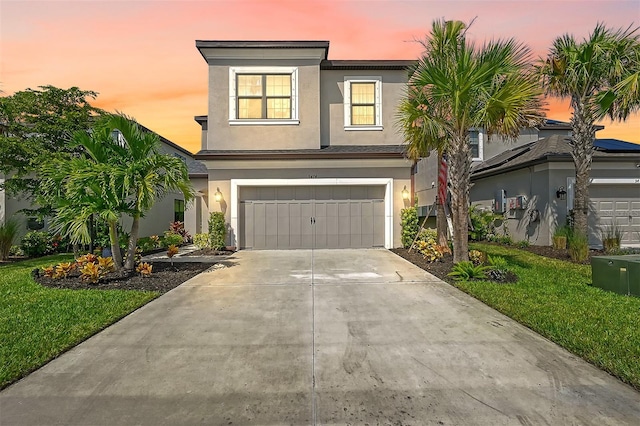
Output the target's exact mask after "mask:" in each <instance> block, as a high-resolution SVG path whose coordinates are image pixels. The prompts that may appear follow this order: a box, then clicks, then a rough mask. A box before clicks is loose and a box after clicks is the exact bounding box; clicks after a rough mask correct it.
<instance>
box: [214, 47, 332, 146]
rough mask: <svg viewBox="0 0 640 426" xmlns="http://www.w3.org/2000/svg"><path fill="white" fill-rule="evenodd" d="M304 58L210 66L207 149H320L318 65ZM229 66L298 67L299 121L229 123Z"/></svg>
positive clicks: (237, 62)
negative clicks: (272, 123) (282, 122)
mask: <svg viewBox="0 0 640 426" xmlns="http://www.w3.org/2000/svg"><path fill="white" fill-rule="evenodd" d="M301 62H303V63H304V61H291V60H286V61H285V60H281V61H280V60H279V61H274V60H271V61H266V60H265V61H257V62H256V61H254V62H247V61H236V62H234V63H233V64H230V65H209V116H208V130H207V144H206V149H248V150H258V149H314V148H320V96H319V95H320V67H319V64H318V63H315V64H306V65H305V64H301ZM230 66H243V67H245V66H285V67H292V66H293V67H297V68H298V117H299V120H300V123H299V124H286V125H270V124H268V123H267V124H251V125H245V124H241V125H237V124H235V125H232V124H230V123H229V102H230V97H229V96H230V94H229V68H230Z"/></svg>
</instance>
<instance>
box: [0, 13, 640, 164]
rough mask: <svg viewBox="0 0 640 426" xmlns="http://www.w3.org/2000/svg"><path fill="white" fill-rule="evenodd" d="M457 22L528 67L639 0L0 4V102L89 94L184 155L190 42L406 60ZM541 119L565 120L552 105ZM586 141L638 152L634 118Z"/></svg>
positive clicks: (195, 137)
mask: <svg viewBox="0 0 640 426" xmlns="http://www.w3.org/2000/svg"><path fill="white" fill-rule="evenodd" d="M442 17H444V18H446V19H459V20H463V21H469V20H471V19H473V18H474V17H477V19H476V21H475V23H474V24H473V26H472V27H471V29H470V31H469V33H468V34H470V36H471V37H472V38H473V39H474V40H477V41H480V42H481V41H484V40H487V39H491V38H506V37H516V38H517V39H518V40H520V41H522V42H525V43H527V44H528V45H529V46H530V47H531V48H532V49H533V51H534V54H535V56H536V57H538V56H541V55H544V54H545V53H546V52H547V49H548V48H549V46H550V45H551V42H552V40H553V39H554V38H555V37H557V36H559V35H561V34H563V33H571V34H573V35H575V36H576V37H577V38H579V39H582V38H583V37H586V36H587V35H588V33H589V32H590V31H591V30H593V28H594V27H595V25H596V23H597V22H604V23H605V24H606V25H607V26H610V27H615V28H618V27H627V26H629V25H630V24H632V23H635V25H640V1H639V0H630V1H619V0H616V1H573V0H571V1H570V0H564V1H562V0H560V1H558V0H555V1H545V0H538V1H534V0H529V1H524V0H510V1H484V0H476V1H457V0H446V1H445V0H438V1H431V0H413V1H402V0H377V1H374V0H366V1H355V0H329V1H326V0H325V1H307V0H297V1H278V0H262V1H260V0H254V1H244V0H236V1H217V0H210V1H181V0H173V1H116V0H112V1H93V0H86V1H81V0H77V1H30V0H20V1H11V0H0V66H1V68H0V90H2V91H3V92H4V93H3V95H10V94H12V93H14V92H16V91H19V90H24V89H26V88H29V87H31V88H35V87H36V86H41V85H47V84H51V85H54V86H58V87H63V88H68V87H71V86H78V87H80V88H81V89H86V90H94V91H97V92H99V96H98V98H97V100H96V101H95V102H94V104H95V105H96V106H99V107H101V108H104V109H107V110H110V111H113V110H118V111H122V112H124V113H126V114H127V115H130V116H133V117H134V118H136V119H137V120H138V121H139V122H140V123H141V124H144V125H145V126H147V127H149V128H151V129H152V130H154V131H156V132H157V133H159V134H161V135H162V136H164V137H166V138H168V139H170V140H171V141H173V142H175V143H177V144H179V145H182V146H184V147H185V148H187V149H188V150H190V151H192V152H196V151H198V150H199V149H200V141H199V137H200V134H199V126H198V124H197V123H196V122H195V121H194V120H193V116H194V115H206V114H207V65H206V63H205V61H204V60H203V59H202V57H201V56H200V54H199V53H198V51H197V50H196V48H195V40H196V39H200V40H328V41H330V42H331V44H330V48H329V59H415V58H416V57H417V56H418V54H419V53H420V47H419V45H418V44H417V43H416V42H414V40H415V39H420V38H423V37H424V35H425V34H426V33H427V31H428V29H429V28H430V25H431V22H432V21H433V20H434V19H439V18H442ZM547 116H548V117H550V118H554V119H560V120H568V119H569V117H570V111H569V109H568V106H567V103H559V102H558V101H555V100H552V101H551V102H550V104H549V111H548V112H547ZM602 124H604V125H605V126H606V129H605V130H604V131H601V132H598V137H600V138H603V137H611V138H619V139H623V140H627V141H632V142H638V143H640V115H638V114H636V115H634V116H633V117H632V118H631V119H630V120H628V121H627V122H626V123H624V124H619V123H610V122H609V121H608V120H607V121H604V122H603V123H602Z"/></svg>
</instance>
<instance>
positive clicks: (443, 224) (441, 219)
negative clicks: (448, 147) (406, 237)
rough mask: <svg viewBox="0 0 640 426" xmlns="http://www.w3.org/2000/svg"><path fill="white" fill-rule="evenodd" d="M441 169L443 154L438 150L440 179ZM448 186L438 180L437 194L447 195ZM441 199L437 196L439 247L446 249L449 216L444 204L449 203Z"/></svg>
mask: <svg viewBox="0 0 640 426" xmlns="http://www.w3.org/2000/svg"><path fill="white" fill-rule="evenodd" d="M441 168H442V152H441V151H440V150H438V177H439V175H440V172H441ZM442 185H444V188H442ZM446 186H447V183H446V182H442V181H441V179H439V178H438V192H437V193H438V194H443V193H444V194H446V193H447V188H446ZM441 198H442V197H440V196H439V195H436V233H437V240H438V245H441V246H444V247H446V246H447V244H448V240H447V235H448V231H447V228H448V226H447V215H446V214H445V211H444V204H445V203H446V202H447V199H446V197H444V199H441Z"/></svg>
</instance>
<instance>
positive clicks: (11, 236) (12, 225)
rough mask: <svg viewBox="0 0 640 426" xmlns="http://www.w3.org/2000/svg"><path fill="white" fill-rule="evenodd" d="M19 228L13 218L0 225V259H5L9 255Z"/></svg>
mask: <svg viewBox="0 0 640 426" xmlns="http://www.w3.org/2000/svg"><path fill="white" fill-rule="evenodd" d="M19 229H20V226H19V225H18V222H17V221H15V220H14V219H9V220H7V221H6V222H5V223H4V225H0V260H5V259H6V258H7V257H9V253H10V252H11V246H12V245H13V241H14V240H15V239H16V235H18V230H19Z"/></svg>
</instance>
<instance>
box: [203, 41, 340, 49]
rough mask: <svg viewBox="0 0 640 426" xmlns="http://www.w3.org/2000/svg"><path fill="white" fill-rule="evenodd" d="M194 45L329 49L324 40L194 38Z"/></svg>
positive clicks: (220, 47) (217, 47)
mask: <svg viewBox="0 0 640 426" xmlns="http://www.w3.org/2000/svg"><path fill="white" fill-rule="evenodd" d="M196 47H197V48H198V49H199V48H214V49H256V48H260V49H309V48H311V49H327V50H328V49H329V42H328V41H326V40H283V41H280V40H196Z"/></svg>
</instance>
